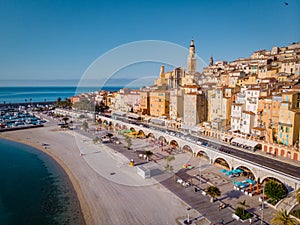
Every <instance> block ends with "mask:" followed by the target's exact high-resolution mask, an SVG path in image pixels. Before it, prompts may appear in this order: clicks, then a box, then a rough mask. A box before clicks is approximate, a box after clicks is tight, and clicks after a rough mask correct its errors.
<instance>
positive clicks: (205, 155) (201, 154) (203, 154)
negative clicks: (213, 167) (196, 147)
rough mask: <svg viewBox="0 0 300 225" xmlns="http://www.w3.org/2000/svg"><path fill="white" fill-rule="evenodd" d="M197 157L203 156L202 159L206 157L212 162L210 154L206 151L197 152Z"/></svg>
mask: <svg viewBox="0 0 300 225" xmlns="http://www.w3.org/2000/svg"><path fill="white" fill-rule="evenodd" d="M196 157H198V158H201V159H205V160H207V161H209V162H210V158H209V156H208V154H207V153H206V152H205V151H199V152H197V154H196Z"/></svg>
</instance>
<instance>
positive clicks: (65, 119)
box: [62, 116, 69, 124]
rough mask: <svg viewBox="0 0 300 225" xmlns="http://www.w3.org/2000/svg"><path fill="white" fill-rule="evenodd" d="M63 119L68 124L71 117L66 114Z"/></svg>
mask: <svg viewBox="0 0 300 225" xmlns="http://www.w3.org/2000/svg"><path fill="white" fill-rule="evenodd" d="M62 120H63V121H64V122H65V124H67V123H68V122H67V121H68V120H69V117H66V116H65V117H64V118H62Z"/></svg>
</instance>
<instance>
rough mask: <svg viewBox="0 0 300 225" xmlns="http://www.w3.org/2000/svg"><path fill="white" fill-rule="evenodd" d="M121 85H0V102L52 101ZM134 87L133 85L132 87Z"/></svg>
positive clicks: (114, 88) (112, 88)
mask: <svg viewBox="0 0 300 225" xmlns="http://www.w3.org/2000/svg"><path fill="white" fill-rule="evenodd" d="M120 88H122V86H104V87H76V86H67V87H62V86H44V87H37V86H32V87H30V86H25V87H22V86H18V87H12V86H11V87H6V86H5V87H1V86H0V104H9V103H24V102H25V103H26V102H28V103H29V102H48V101H49V102H52V101H56V100H57V99H58V98H59V97H60V98H61V99H62V100H64V99H65V98H69V97H71V96H74V95H78V94H81V93H87V92H93V91H99V90H107V91H118V90H120ZM132 88H135V87H132Z"/></svg>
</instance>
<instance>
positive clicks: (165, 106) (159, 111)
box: [150, 90, 170, 118]
mask: <svg viewBox="0 0 300 225" xmlns="http://www.w3.org/2000/svg"><path fill="white" fill-rule="evenodd" d="M169 104H170V93H169V91H165V90H157V91H152V92H150V115H151V116H157V117H160V116H165V117H167V118H168V117H169Z"/></svg>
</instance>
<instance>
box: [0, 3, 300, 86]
mask: <svg viewBox="0 0 300 225" xmlns="http://www.w3.org/2000/svg"><path fill="white" fill-rule="evenodd" d="M286 2H288V5H287V6H286V5H285V4H284V1H278V0H263V1H254V0H252V1H250V0H244V1H241V0H238V1H232V0H227V1H217V0H212V1H209V0H207V1H206V0H203V1H200V0H195V1H189V0H187V1H175V0H173V1H163V0H152V1H121V0H120V1H109V0H107V1H76V0H72V1H67V0H65V1H57V0H49V1H46V0H40V1H30V0H1V2H0V27H1V29H0V49H1V51H0V79H1V80H2V81H1V82H2V84H4V83H5V82H4V80H20V81H21V80H33V79H34V80H52V79H63V80H68V79H72V80H74V79H75V80H76V79H80V77H81V76H82V75H83V73H84V71H85V70H86V69H87V68H88V66H89V65H90V64H91V63H92V62H93V61H94V60H95V59H96V58H98V57H99V56H101V55H102V54H104V53H105V52H107V51H109V50H110V49H113V48H115V47H117V46H119V45H122V44H126V43H130V42H133V41H141V40H162V41H169V42H173V43H176V44H178V45H181V46H184V47H188V45H189V43H190V40H191V39H192V38H193V39H195V45H196V52H197V54H198V56H199V57H201V58H203V59H204V61H206V62H208V61H209V57H210V56H211V55H212V56H213V57H214V58H215V59H216V60H227V61H231V60H234V59H236V58H238V57H248V56H249V55H250V54H251V52H253V51H255V50H258V49H270V48H272V46H274V45H277V46H286V45H288V44H290V43H292V42H296V41H299V37H300V29H299V22H300V16H299V15H300V14H299V12H300V1H297V0H286ZM178 66H186V62H182V65H178ZM145 68H146V67H145ZM153 68H154V67H153V66H151V69H149V70H148V69H144V70H143V69H141V68H140V67H139V68H138V69H136V70H135V72H133V71H134V70H127V72H128V71H131V72H130V74H128V76H127V77H130V76H133V77H134V76H138V74H139V73H140V74H142V73H145V75H147V76H148V75H150V74H153V75H155V73H158V72H159V68H157V71H156V69H155V68H156V67H155V68H154V69H153Z"/></svg>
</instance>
